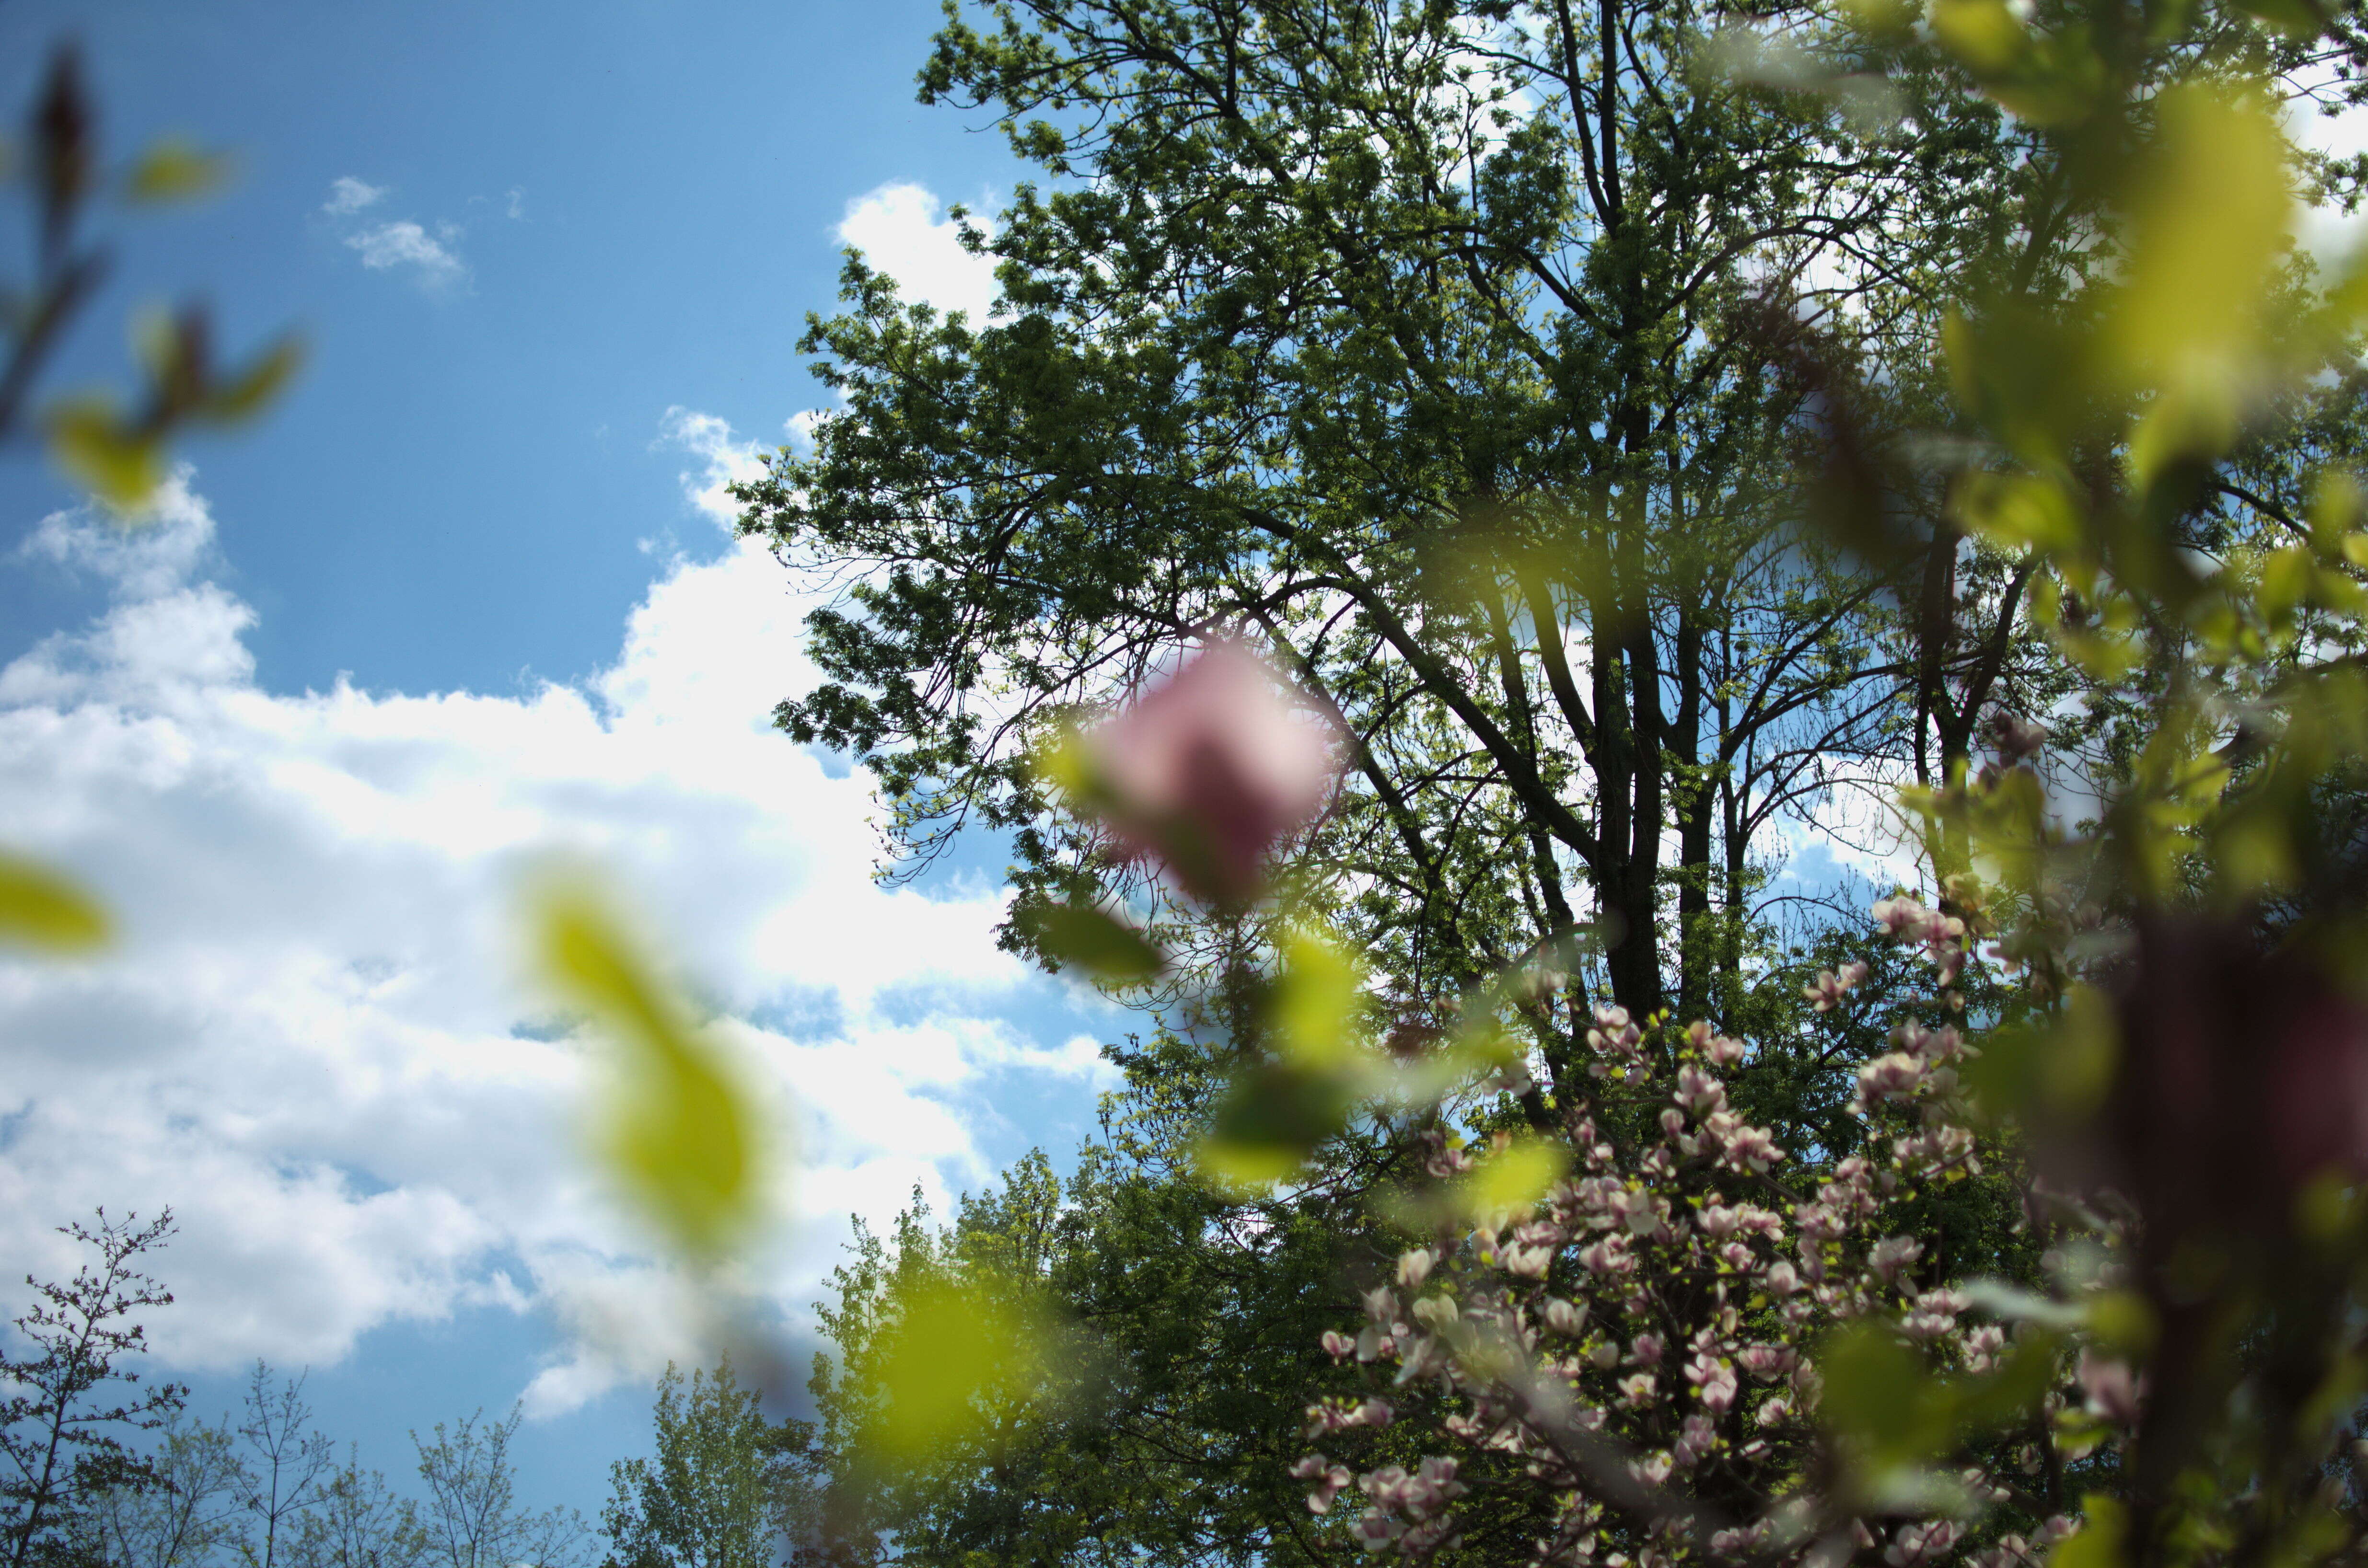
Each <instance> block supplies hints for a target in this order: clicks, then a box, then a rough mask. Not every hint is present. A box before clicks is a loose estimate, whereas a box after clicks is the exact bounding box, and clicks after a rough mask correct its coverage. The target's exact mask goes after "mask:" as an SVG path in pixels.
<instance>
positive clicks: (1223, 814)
mask: <svg viewBox="0 0 2368 1568" xmlns="http://www.w3.org/2000/svg"><path fill="white" fill-rule="evenodd" d="M1343 745H1344V735H1343V733H1342V730H1341V727H1340V724H1339V722H1338V720H1337V719H1336V718H1334V717H1333V716H1332V715H1331V714H1330V712H1329V711H1328V710H1316V709H1313V708H1311V707H1310V706H1309V705H1308V704H1307V703H1306V702H1305V701H1304V700H1302V701H1294V700H1292V698H1291V697H1290V696H1289V695H1287V694H1286V687H1285V684H1284V682H1283V681H1282V679H1281V677H1280V676H1278V675H1276V673H1275V672H1274V670H1273V669H1272V668H1270V667H1269V665H1267V663H1266V662H1265V661H1264V660H1262V659H1260V658H1259V657H1258V655H1257V654H1256V653H1252V652H1251V651H1250V650H1249V649H1247V648H1246V647H1244V646H1243V645H1242V644H1241V643H1238V642H1233V641H1230V640H1224V639H1220V640H1216V641H1212V642H1209V643H1208V644H1207V645H1206V646H1204V647H1203V648H1202V649H1201V652H1200V653H1198V654H1196V655H1195V656H1194V657H1193V658H1192V659H1190V661H1189V662H1188V663H1186V665H1184V667H1183V668H1182V669H1180V670H1178V672H1177V673H1176V675H1175V676H1173V677H1172V678H1171V679H1169V680H1167V682H1166V683H1164V684H1163V685H1161V686H1159V687H1156V688H1154V689H1153V690H1152V691H1151V692H1150V693H1149V694H1148V695H1146V696H1145V697H1144V698H1143V699H1141V700H1140V701H1138V702H1136V703H1135V704H1134V705H1133V707H1131V708H1129V709H1127V710H1125V711H1124V712H1122V713H1121V714H1119V715H1118V717H1116V718H1114V719H1111V720H1110V721H1109V722H1106V723H1103V724H1101V725H1099V726H1098V727H1097V728H1095V729H1093V730H1091V731H1089V732H1088V733H1087V734H1086V736H1085V737H1084V752H1085V757H1086V762H1087V770H1088V774H1089V777H1090V778H1091V780H1092V784H1093V787H1094V789H1095V790H1096V791H1097V793H1098V797H1099V798H1098V800H1097V805H1098V806H1099V810H1100V813H1101V816H1102V818H1103V820H1104V821H1105V822H1106V823H1107V824H1109V826H1110V829H1111V831H1113V832H1114V833H1116V834H1117V835H1118V836H1119V837H1120V839H1121V840H1122V841H1123V842H1124V843H1125V845H1126V846H1127V847H1128V849H1129V850H1130V851H1131V852H1132V853H1133V854H1135V855H1137V856H1141V857H1147V858H1155V859H1157V860H1158V861H1160V862H1161V863H1162V864H1163V865H1165V866H1166V867H1167V870H1168V872H1169V873H1170V874H1171V875H1172V876H1174V877H1175V879H1176V881H1177V882H1178V884H1179V885H1181V886H1182V887H1183V888H1184V890H1185V891H1186V892H1190V893H1192V894H1193V895H1195V896H1196V897H1200V898H1203V899H1207V900H1210V901H1211V902H1212V903H1240V902H1241V901H1243V900H1245V899H1247V898H1249V897H1251V896H1253V895H1255V894H1256V893H1257V892H1258V889H1259V888H1260V887H1261V886H1262V885H1263V884H1264V881H1265V870H1266V858H1267V856H1268V855H1269V853H1270V852H1271V851H1272V850H1273V849H1274V847H1275V846H1276V845H1278V844H1280V843H1281V841H1282V840H1283V839H1285V838H1287V837H1289V836H1290V835H1292V833H1295V832H1297V831H1298V830H1299V829H1300V828H1302V827H1304V825H1306V824H1307V823H1308V821H1309V820H1310V819H1312V818H1313V817H1314V816H1315V813H1316V812H1318V811H1320V810H1321V809H1322V808H1323V805H1324V801H1325V799H1326V796H1327V795H1328V794H1329V793H1330V791H1331V789H1332V782H1333V780H1334V779H1335V778H1337V777H1338V774H1339V768H1340V764H1339V755H1340V753H1341V751H1342V749H1343Z"/></svg>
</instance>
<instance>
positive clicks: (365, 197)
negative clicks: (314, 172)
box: [321, 175, 386, 218]
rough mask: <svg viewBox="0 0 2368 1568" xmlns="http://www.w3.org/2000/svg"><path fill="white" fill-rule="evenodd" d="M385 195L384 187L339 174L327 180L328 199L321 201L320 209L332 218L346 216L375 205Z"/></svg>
mask: <svg viewBox="0 0 2368 1568" xmlns="http://www.w3.org/2000/svg"><path fill="white" fill-rule="evenodd" d="M385 196H386V187H384V186H382V185H370V184H367V183H365V182H364V181H361V180H358V179H356V178H355V177H354V176H351V175H339V176H337V177H336V179H333V180H331V181H330V182H329V199H328V200H326V201H324V202H323V203H321V210H322V211H324V212H326V213H327V214H329V215H330V216H331V217H333V218H347V217H351V216H352V215H353V214H355V213H357V212H359V211H360V210H362V209H363V208H365V207H372V206H376V205H377V204H378V203H379V202H380V201H381V200H383V199H385Z"/></svg>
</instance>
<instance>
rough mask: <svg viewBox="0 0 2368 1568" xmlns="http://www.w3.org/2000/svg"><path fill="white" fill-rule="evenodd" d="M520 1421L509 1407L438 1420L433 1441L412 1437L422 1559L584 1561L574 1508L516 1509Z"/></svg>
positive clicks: (468, 1563)
mask: <svg viewBox="0 0 2368 1568" xmlns="http://www.w3.org/2000/svg"><path fill="white" fill-rule="evenodd" d="M523 1419H525V1416H524V1415H523V1413H522V1412H519V1411H517V1410H512V1411H511V1412H510V1414H509V1415H508V1416H507V1418H506V1419H504V1420H500V1421H490V1422H489V1421H487V1420H485V1419H484V1412H483V1411H478V1412H477V1413H476V1414H474V1415H465V1416H462V1417H461V1419H460V1420H459V1421H456V1422H454V1423H453V1424H452V1426H451V1427H450V1429H449V1430H448V1429H447V1428H446V1426H445V1425H444V1424H443V1423H442V1422H440V1421H439V1422H438V1423H437V1424H436V1437H435V1440H434V1441H433V1442H429V1441H427V1440H425V1439H423V1438H421V1437H420V1436H419V1434H418V1433H416V1432H414V1433H413V1434H412V1435H411V1441H412V1446H413V1447H414V1448H416V1449H417V1450H418V1452H419V1479H420V1480H421V1481H422V1482H423V1483H426V1485H427V1500H426V1503H425V1506H423V1507H422V1508H421V1509H420V1511H419V1523H420V1528H421V1529H422V1530H423V1531H424V1532H425V1537H426V1544H427V1550H426V1552H425V1560H426V1561H427V1562H430V1563H433V1564H436V1565H437V1568H575V1565H576V1564H578V1563H580V1562H582V1561H583V1559H584V1556H585V1529H584V1521H583V1519H582V1518H581V1517H579V1516H578V1515H577V1514H576V1513H575V1510H574V1509H572V1508H547V1509H544V1510H543V1511H542V1512H541V1513H532V1512H529V1511H528V1510H527V1509H525V1508H523V1507H521V1506H518V1486H517V1482H516V1477H515V1473H514V1472H513V1471H512V1469H511V1466H510V1439H511V1438H512V1437H516V1436H517V1435H518V1423H519V1422H520V1421H521V1420H523Z"/></svg>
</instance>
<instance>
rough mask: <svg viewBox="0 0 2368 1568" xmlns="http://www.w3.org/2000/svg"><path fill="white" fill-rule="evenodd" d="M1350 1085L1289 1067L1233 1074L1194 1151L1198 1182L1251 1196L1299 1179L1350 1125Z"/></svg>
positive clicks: (1271, 1065)
mask: <svg viewBox="0 0 2368 1568" xmlns="http://www.w3.org/2000/svg"><path fill="white" fill-rule="evenodd" d="M1355 1105H1356V1096H1355V1090H1354V1085H1353V1083H1352V1081H1351V1080H1350V1079H1349V1078H1348V1077H1346V1076H1344V1075H1343V1074H1338V1073H1332V1072H1323V1071H1312V1070H1310V1069H1308V1068H1307V1067H1304V1066H1302V1065H1299V1064H1297V1063H1293V1062H1260V1063H1258V1064H1257V1065H1255V1066H1252V1067H1249V1068H1247V1069H1246V1070H1244V1071H1242V1072H1240V1073H1237V1074H1235V1077H1234V1081H1233V1083H1232V1084H1231V1085H1230V1086H1228V1088H1227V1089H1226V1091H1225V1094H1224V1097H1223V1098H1222V1099H1220V1100H1219V1101H1218V1102H1217V1108H1216V1112H1215V1114H1214V1115H1213V1116H1212V1118H1211V1119H1210V1126H1209V1134H1208V1136H1207V1137H1206V1138H1204V1139H1202V1140H1201V1143H1200V1146H1199V1148H1198V1150H1197V1151H1196V1155H1197V1160H1198V1164H1199V1166H1200V1169H1201V1176H1203V1177H1204V1178H1205V1179H1207V1180H1208V1181H1210V1182H1211V1183H1212V1185H1214V1186H1215V1187H1218V1188H1219V1189H1221V1190H1224V1191H1230V1192H1236V1193H1240V1192H1249V1191H1254V1190H1257V1189H1258V1188H1261V1187H1268V1186H1270V1185H1272V1184H1273V1183H1275V1182H1279V1181H1288V1180H1290V1179H1291V1178H1292V1177H1293V1176H1297V1175H1298V1174H1299V1173H1300V1171H1301V1170H1303V1169H1304V1167H1305V1166H1306V1164H1307V1161H1308V1157H1309V1156H1310V1155H1312V1154H1314V1153H1315V1151H1316V1149H1317V1148H1318V1147H1319V1146H1320V1145H1321V1144H1322V1143H1323V1142H1324V1141H1325V1140H1326V1139H1327V1138H1330V1137H1331V1136H1333V1135H1334V1134H1335V1133H1337V1132H1338V1131H1340V1130H1341V1129H1342V1128H1343V1127H1345V1126H1347V1125H1348V1120H1349V1112H1350V1110H1351V1109H1353V1108H1354V1107H1355Z"/></svg>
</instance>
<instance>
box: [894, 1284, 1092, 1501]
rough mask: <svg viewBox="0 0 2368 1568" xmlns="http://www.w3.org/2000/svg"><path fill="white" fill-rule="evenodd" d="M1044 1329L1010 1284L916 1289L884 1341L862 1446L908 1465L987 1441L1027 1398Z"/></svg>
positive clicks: (1040, 1360)
mask: <svg viewBox="0 0 2368 1568" xmlns="http://www.w3.org/2000/svg"><path fill="white" fill-rule="evenodd" d="M1049 1326H1050V1325H1049V1324H1048V1323H1047V1321H1046V1320H1045V1319H1044V1318H1043V1317H1042V1314H1040V1313H1038V1312H1032V1311H1030V1310H1029V1309H1028V1308H1027V1307H1026V1306H1025V1305H1024V1304H1023V1302H1022V1300H1021V1292H1020V1291H1019V1290H1018V1289H1017V1288H1016V1286H1015V1284H1014V1282H1011V1281H1006V1280H1000V1279H998V1278H996V1277H994V1276H992V1275H986V1276H982V1277H977V1278H966V1279H962V1280H938V1281H933V1282H930V1283H928V1284H924V1285H922V1286H920V1287H919V1288H918V1289H916V1290H914V1291H913V1292H912V1293H911V1294H909V1295H907V1296H906V1297H905V1300H904V1303H903V1307H902V1311H901V1312H900V1314H899V1316H898V1320H897V1322H896V1324H895V1325H894V1327H893V1328H892V1329H890V1330H889V1332H888V1333H887V1334H886V1335H884V1336H883V1347H882V1357H881V1360H880V1364H879V1378H880V1394H881V1396H882V1397H881V1401H880V1403H879V1405H878V1406H877V1414H876V1415H875V1418H874V1419H873V1420H872V1422H871V1425H870V1426H869V1429H868V1431H867V1433H866V1437H867V1438H868V1441H869V1442H870V1444H871V1446H873V1447H874V1448H876V1449H879V1450H880V1451H881V1452H882V1453H884V1454H886V1455H888V1456H891V1457H893V1458H895V1459H899V1460H923V1459H928V1458H929V1457H931V1456H933V1455H938V1454H942V1453H944V1452H945V1451H946V1450H947V1449H950V1448H952V1447H955V1446H957V1445H961V1444H964V1443H968V1442H973V1441H975V1440H977V1439H979V1438H980V1437H991V1436H993V1434H994V1432H995V1431H996V1427H997V1426H998V1425H999V1424H1000V1423H999V1418H1000V1417H1002V1416H1004V1415H1007V1414H1008V1407H1009V1406H1011V1405H1012V1404H1014V1403H1019V1402H1022V1401H1025V1400H1026V1399H1027V1398H1028V1397H1029V1396H1030V1393H1031V1392H1033V1385H1034V1384H1035V1383H1036V1382H1037V1381H1038V1380H1039V1378H1040V1377H1041V1375H1042V1369H1043V1366H1044V1356H1045V1338H1046V1335H1047V1332H1048V1330H1049Z"/></svg>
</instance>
